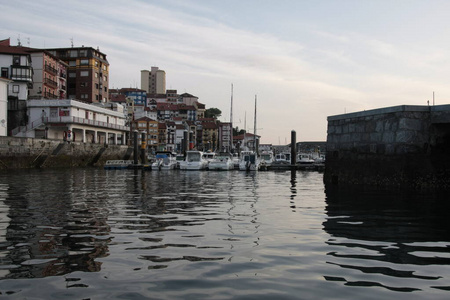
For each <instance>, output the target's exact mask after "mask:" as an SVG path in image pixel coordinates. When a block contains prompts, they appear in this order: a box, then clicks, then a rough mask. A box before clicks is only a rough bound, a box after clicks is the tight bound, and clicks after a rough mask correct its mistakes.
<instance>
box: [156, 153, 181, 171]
mask: <svg viewBox="0 0 450 300" xmlns="http://www.w3.org/2000/svg"><path fill="white" fill-rule="evenodd" d="M176 166H177V160H176V157H175V155H174V154H173V153H172V152H170V151H158V152H156V155H155V161H154V162H153V163H152V170H173V169H175V167H176Z"/></svg>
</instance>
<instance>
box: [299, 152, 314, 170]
mask: <svg viewBox="0 0 450 300" xmlns="http://www.w3.org/2000/svg"><path fill="white" fill-rule="evenodd" d="M297 166H298V168H299V169H314V159H312V157H311V155H310V154H308V153H299V154H298V155H297Z"/></svg>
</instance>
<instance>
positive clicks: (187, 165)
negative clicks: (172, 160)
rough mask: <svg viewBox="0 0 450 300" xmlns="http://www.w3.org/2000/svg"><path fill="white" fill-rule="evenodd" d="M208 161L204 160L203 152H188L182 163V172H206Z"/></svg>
mask: <svg viewBox="0 0 450 300" xmlns="http://www.w3.org/2000/svg"><path fill="white" fill-rule="evenodd" d="M207 165H208V161H207V160H206V159H204V158H203V152H202V151H197V150H189V151H186V156H185V158H184V160H182V161H180V170H204V169H206V167H207Z"/></svg>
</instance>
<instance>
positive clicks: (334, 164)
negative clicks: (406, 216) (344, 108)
mask: <svg viewBox="0 0 450 300" xmlns="http://www.w3.org/2000/svg"><path fill="white" fill-rule="evenodd" d="M449 156H450V105H440V106H407V105H403V106H395V107H387V108H382V109H375V110H370V111H363V112H357V113H351V114H344V115H337V116H331V117H328V133H327V154H326V167H325V173H324V181H325V182H326V183H332V184H363V185H378V186H407V187H450V159H449Z"/></svg>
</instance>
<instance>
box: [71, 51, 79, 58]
mask: <svg viewBox="0 0 450 300" xmlns="http://www.w3.org/2000/svg"><path fill="white" fill-rule="evenodd" d="M77 56H78V53H77V50H71V51H70V57H77Z"/></svg>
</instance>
